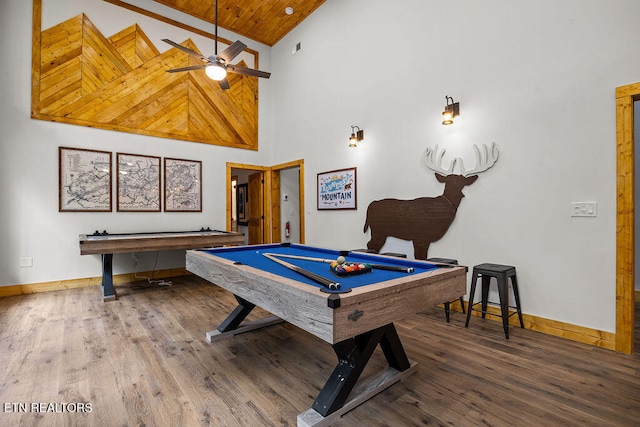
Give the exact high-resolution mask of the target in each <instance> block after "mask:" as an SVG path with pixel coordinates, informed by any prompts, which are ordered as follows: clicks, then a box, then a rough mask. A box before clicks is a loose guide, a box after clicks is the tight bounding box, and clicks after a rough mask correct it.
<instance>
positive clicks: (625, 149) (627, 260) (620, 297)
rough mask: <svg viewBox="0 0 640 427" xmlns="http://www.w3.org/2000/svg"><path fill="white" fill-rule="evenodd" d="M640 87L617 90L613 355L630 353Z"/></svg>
mask: <svg viewBox="0 0 640 427" xmlns="http://www.w3.org/2000/svg"><path fill="white" fill-rule="evenodd" d="M637 100H640V83H634V84H631V85H627V86H621V87H618V88H616V178H617V179H616V194H617V196H616V197H617V200H616V351H618V352H621V353H627V354H631V353H633V340H634V336H633V334H634V309H635V307H634V305H635V286H634V279H635V271H634V257H635V251H634V214H635V200H634V194H633V192H634V175H635V171H634V138H633V133H634V132H633V127H634V123H633V103H634V101H637Z"/></svg>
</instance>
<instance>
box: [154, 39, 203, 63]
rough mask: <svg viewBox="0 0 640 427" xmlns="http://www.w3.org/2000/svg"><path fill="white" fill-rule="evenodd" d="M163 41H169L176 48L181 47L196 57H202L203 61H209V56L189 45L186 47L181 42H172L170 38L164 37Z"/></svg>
mask: <svg viewBox="0 0 640 427" xmlns="http://www.w3.org/2000/svg"><path fill="white" fill-rule="evenodd" d="M162 41H163V42H165V43H169V44H170V45H171V46H173V47H175V48H176V49H180V50H181V51H183V52H186V53H188V54H189V55H191V56H195V57H196V58H198V59H200V60H202V61H205V62H209V58H207V57H205V56H202V54H200V53H198V52H196V51H194V50H191V49H189V48H188V47H184V46H182V45H181V44H178V43H176V42H172V41H171V40H169V39H162Z"/></svg>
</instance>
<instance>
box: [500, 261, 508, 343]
mask: <svg viewBox="0 0 640 427" xmlns="http://www.w3.org/2000/svg"><path fill="white" fill-rule="evenodd" d="M497 279H498V294H499V297H500V312H501V313H502V327H503V328H504V336H505V337H506V338H507V339H509V293H508V292H507V291H508V288H507V276H506V275H503V274H501V275H500V276H498V277H497Z"/></svg>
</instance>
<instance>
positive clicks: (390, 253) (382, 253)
mask: <svg viewBox="0 0 640 427" xmlns="http://www.w3.org/2000/svg"><path fill="white" fill-rule="evenodd" d="M380 255H385V256H392V257H396V258H406V257H407V254H401V253H398V252H381V253H380Z"/></svg>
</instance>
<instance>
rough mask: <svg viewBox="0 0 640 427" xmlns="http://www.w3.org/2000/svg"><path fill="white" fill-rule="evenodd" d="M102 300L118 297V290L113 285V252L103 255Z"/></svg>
mask: <svg viewBox="0 0 640 427" xmlns="http://www.w3.org/2000/svg"><path fill="white" fill-rule="evenodd" d="M101 287H102V301H113V300H115V299H116V290H115V289H114V287H113V254H103V255H102V286H101Z"/></svg>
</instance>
